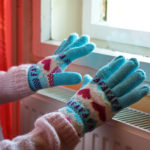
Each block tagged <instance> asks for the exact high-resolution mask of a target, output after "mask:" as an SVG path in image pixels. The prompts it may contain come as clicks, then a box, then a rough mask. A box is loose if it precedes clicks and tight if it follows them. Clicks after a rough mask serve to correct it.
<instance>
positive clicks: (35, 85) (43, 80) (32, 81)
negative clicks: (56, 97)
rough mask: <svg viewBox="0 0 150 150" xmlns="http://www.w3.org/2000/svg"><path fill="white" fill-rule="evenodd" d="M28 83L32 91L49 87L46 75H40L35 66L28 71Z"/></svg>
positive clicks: (38, 68) (37, 67)
mask: <svg viewBox="0 0 150 150" xmlns="http://www.w3.org/2000/svg"><path fill="white" fill-rule="evenodd" d="M28 82H29V86H30V88H31V89H32V90H33V91H37V90H39V89H43V88H48V87H49V85H48V81H47V77H46V75H45V74H44V73H42V70H41V69H40V67H39V66H38V65H36V64H34V65H32V66H31V67H30V68H29V70H28Z"/></svg>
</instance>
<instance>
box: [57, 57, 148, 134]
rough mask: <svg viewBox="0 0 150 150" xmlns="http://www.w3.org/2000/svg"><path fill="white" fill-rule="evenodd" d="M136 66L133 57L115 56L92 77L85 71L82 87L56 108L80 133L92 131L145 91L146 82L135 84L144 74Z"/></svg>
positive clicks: (144, 93)
mask: <svg viewBox="0 0 150 150" xmlns="http://www.w3.org/2000/svg"><path fill="white" fill-rule="evenodd" d="M138 66H139V63H138V61H137V60H136V59H135V58H131V59H129V60H125V58H124V57H123V56H119V57H117V58H115V59H113V60H112V61H111V62H110V63H109V64H107V65H106V66H104V67H103V68H101V69H100V70H99V71H98V72H97V73H96V76H95V77H94V78H92V77H90V76H89V75H86V76H85V77H84V82H83V86H82V88H81V89H80V90H79V91H77V93H76V94H75V95H74V96H73V97H72V98H71V100H70V101H69V102H68V103H67V104H66V106H65V107H63V108H61V109H59V111H60V112H62V113H63V114H65V116H66V118H67V119H68V120H69V121H70V122H71V123H72V124H73V126H74V127H75V129H76V130H77V132H78V134H79V135H80V136H82V135H83V134H84V133H86V132H89V131H92V130H93V129H94V128H96V127H97V126H100V125H101V124H103V123H105V122H106V121H108V120H110V119H111V118H112V116H114V115H115V113H117V112H118V111H120V110H122V109H123V108H125V107H128V106H130V105H132V104H133V103H135V102H137V101H139V100H140V99H141V98H142V97H144V96H145V95H147V94H148V92H149V86H148V85H142V86H140V87H138V88H136V87H137V86H138V85H139V84H141V83H142V82H143V81H144V79H145V77H146V76H145V73H144V72H143V71H142V70H140V69H138ZM135 88H136V89H135Z"/></svg>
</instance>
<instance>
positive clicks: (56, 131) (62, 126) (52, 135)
mask: <svg viewBox="0 0 150 150" xmlns="http://www.w3.org/2000/svg"><path fill="white" fill-rule="evenodd" d="M78 142H79V136H78V134H77V132H76V131H75V129H74V127H73V125H72V124H71V123H70V122H69V121H68V120H67V119H66V118H65V116H64V115H63V114H61V113H59V112H53V113H49V114H46V115H44V116H42V117H40V118H39V119H37V120H36V122H35V128H34V129H33V130H32V131H31V132H29V133H28V134H26V135H23V136H18V137H16V138H14V139H13V140H12V141H10V140H3V141H2V142H0V149H1V150H14V149H15V150H73V149H74V147H75V146H76V144H77V143H78Z"/></svg>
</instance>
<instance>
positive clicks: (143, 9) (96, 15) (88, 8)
mask: <svg viewBox="0 0 150 150" xmlns="http://www.w3.org/2000/svg"><path fill="white" fill-rule="evenodd" d="M149 4H150V2H149V1H148V0H138V1H136V0H83V33H86V34H89V35H90V36H91V37H93V38H96V39H102V40H106V41H113V42H118V43H124V44H131V45H136V46H143V47H150V42H149V39H150V32H149V31H150V21H149V19H148V18H149V12H150V10H149V8H148V6H149Z"/></svg>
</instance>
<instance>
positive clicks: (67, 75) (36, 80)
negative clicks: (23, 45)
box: [28, 34, 95, 91]
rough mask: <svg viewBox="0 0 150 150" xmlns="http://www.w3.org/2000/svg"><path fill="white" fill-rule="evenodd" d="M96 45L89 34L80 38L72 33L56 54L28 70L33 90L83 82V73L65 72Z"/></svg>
mask: <svg viewBox="0 0 150 150" xmlns="http://www.w3.org/2000/svg"><path fill="white" fill-rule="evenodd" d="M94 48H95V46H94V44H92V43H89V39H88V37H87V36H81V37H80V38H78V35H77V34H71V35H70V36H69V38H68V39H67V40H64V41H63V42H62V44H61V45H60V47H59V48H58V49H57V50H56V51H55V53H54V55H52V56H48V57H46V58H44V59H43V60H41V61H40V62H38V63H37V64H35V65H32V66H31V67H30V68H29V72H28V81H29V85H30V87H31V89H32V90H33V91H36V90H39V89H42V88H48V87H53V86H58V85H72V84H77V83H79V82H81V75H80V74H79V73H75V72H64V71H65V69H66V68H67V67H68V65H69V64H70V63H71V62H72V61H74V60H75V59H77V58H80V57H82V56H85V55H88V54H89V53H91V52H92V51H93V50H94Z"/></svg>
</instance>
